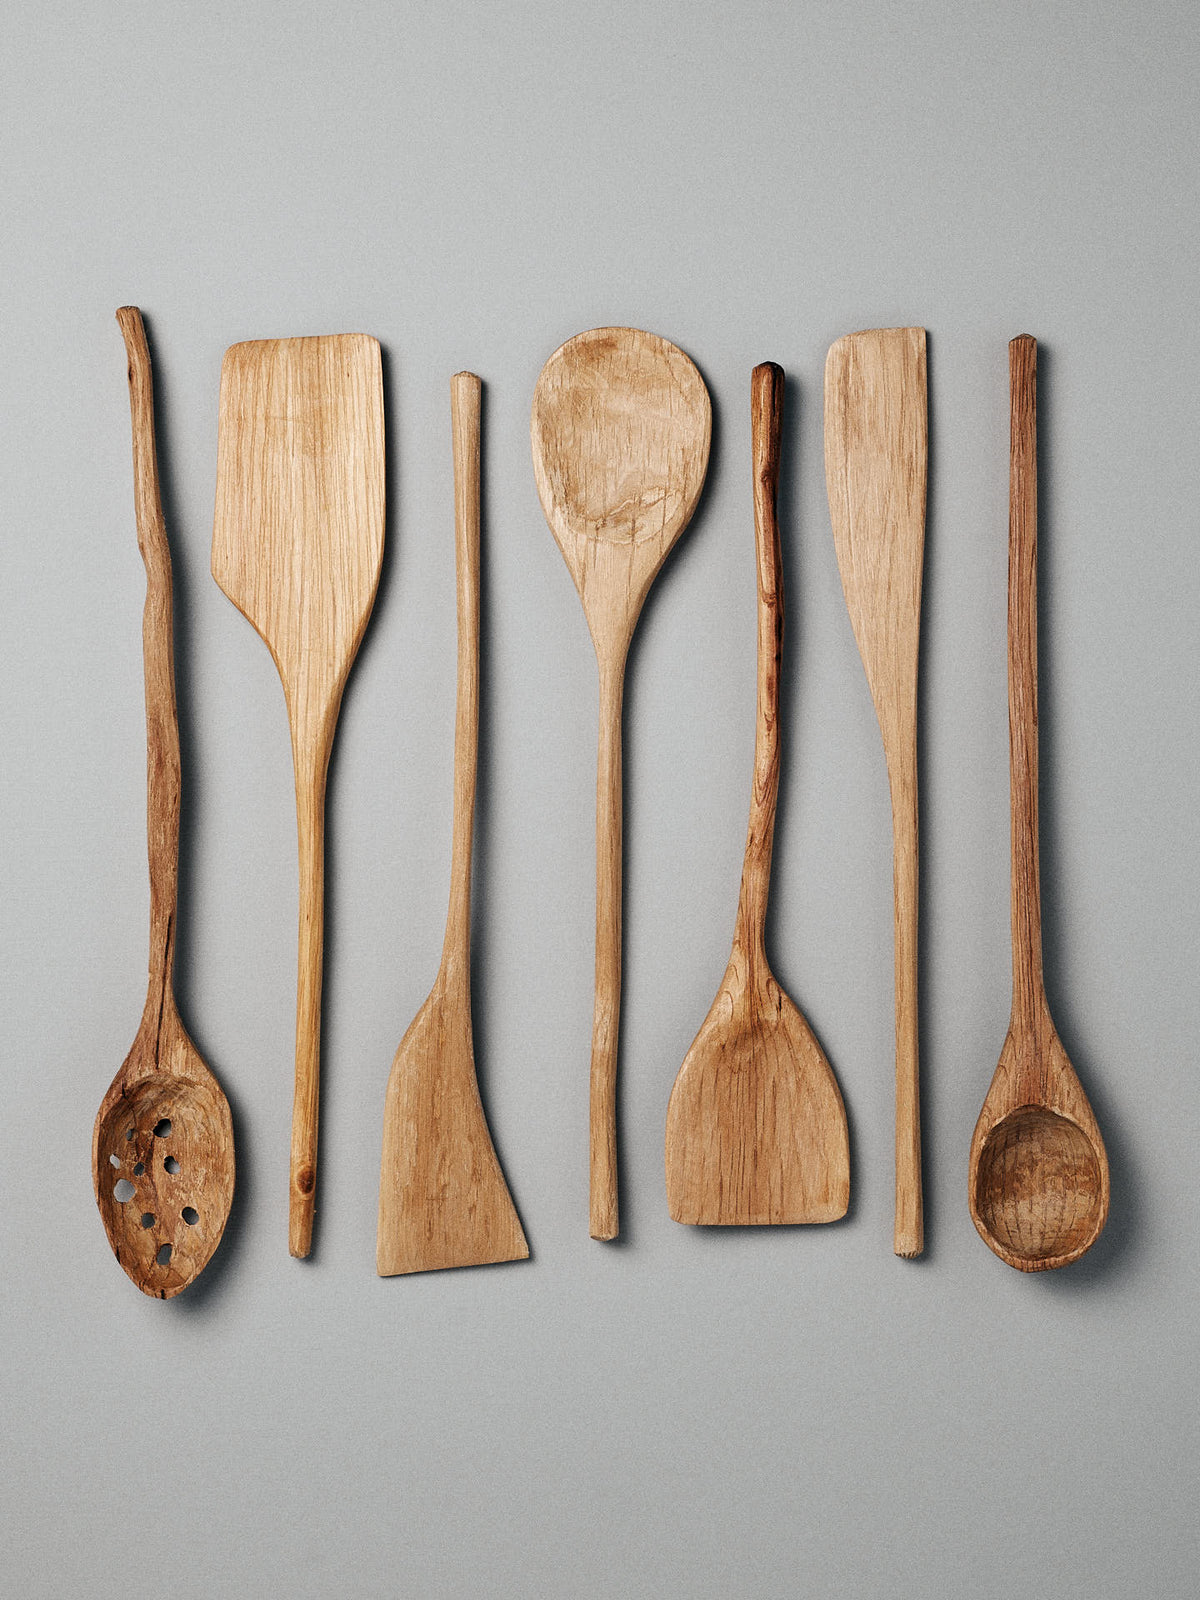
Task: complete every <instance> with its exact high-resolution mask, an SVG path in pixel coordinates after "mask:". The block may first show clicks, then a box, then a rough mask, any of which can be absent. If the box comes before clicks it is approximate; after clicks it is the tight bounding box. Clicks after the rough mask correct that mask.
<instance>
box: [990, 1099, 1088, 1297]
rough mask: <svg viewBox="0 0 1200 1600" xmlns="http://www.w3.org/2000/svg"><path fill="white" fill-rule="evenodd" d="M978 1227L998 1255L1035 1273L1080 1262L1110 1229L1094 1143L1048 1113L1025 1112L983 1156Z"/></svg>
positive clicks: (997, 1132) (1039, 1109) (1012, 1116)
mask: <svg viewBox="0 0 1200 1600" xmlns="http://www.w3.org/2000/svg"><path fill="white" fill-rule="evenodd" d="M974 1209H975V1221H976V1226H977V1227H978V1228H979V1231H980V1233H981V1234H982V1235H983V1238H984V1240H985V1241H986V1242H987V1243H988V1244H989V1245H990V1246H991V1248H992V1249H993V1250H995V1251H996V1252H997V1254H999V1255H1002V1256H1004V1257H1005V1258H1015V1260H1014V1261H1013V1264H1014V1265H1020V1266H1022V1267H1023V1268H1024V1270H1026V1271H1031V1272H1036V1271H1038V1270H1040V1269H1044V1268H1047V1267H1055V1266H1061V1265H1063V1264H1064V1263H1065V1262H1067V1261H1073V1260H1074V1259H1075V1258H1076V1257H1077V1256H1080V1255H1082V1254H1083V1252H1084V1251H1085V1250H1086V1249H1087V1248H1088V1247H1089V1245H1091V1243H1092V1242H1093V1240H1094V1239H1095V1238H1096V1235H1097V1234H1098V1233H1099V1231H1100V1229H1101V1227H1102V1226H1103V1225H1104V1185H1103V1178H1102V1173H1101V1170H1100V1162H1099V1160H1098V1159H1097V1157H1096V1152H1095V1149H1094V1148H1093V1145H1092V1142H1091V1140H1090V1139H1089V1138H1088V1136H1087V1134H1086V1133H1085V1132H1084V1131H1083V1129H1082V1128H1080V1127H1079V1126H1078V1124H1077V1123H1074V1122H1072V1121H1071V1120H1070V1119H1069V1118H1068V1117H1064V1116H1060V1115H1059V1114H1058V1113H1057V1112H1056V1111H1051V1110H1049V1109H1048V1108H1047V1107H1045V1106H1037V1105H1026V1106H1020V1107H1018V1108H1017V1109H1016V1110H1015V1111H1012V1112H1010V1113H1009V1114H1008V1116H1006V1117H1003V1118H1001V1120H1000V1121H999V1122H997V1123H996V1125H995V1127H993V1128H992V1130H991V1132H990V1133H989V1134H988V1135H987V1137H986V1139H985V1140H984V1142H983V1146H982V1148H981V1150H980V1152H979V1165H978V1168H977V1175H976V1185H975V1208H974Z"/></svg>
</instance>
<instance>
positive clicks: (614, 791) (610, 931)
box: [589, 656, 625, 1239]
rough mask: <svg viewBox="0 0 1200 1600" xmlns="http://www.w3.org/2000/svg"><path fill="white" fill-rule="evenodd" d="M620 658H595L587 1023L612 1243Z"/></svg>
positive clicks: (595, 1228)
mask: <svg viewBox="0 0 1200 1600" xmlns="http://www.w3.org/2000/svg"><path fill="white" fill-rule="evenodd" d="M624 683H625V660H624V656H622V657H621V659H620V660H619V661H613V660H612V659H611V658H608V657H604V658H601V660H600V750H599V758H598V760H597V764H596V999H595V1011H594V1013H593V1017H592V1071H591V1117H590V1124H591V1129H590V1158H591V1173H590V1179H591V1181H590V1207H589V1209H590V1228H589V1231H590V1233H591V1236H592V1238H593V1239H615V1238H616V1236H617V1233H618V1231H619V1223H618V1217H617V1040H618V1035H619V1030H620V1019H621V850H622V839H621V835H622V815H621V806H622V793H621V703H622V698H623V693H624Z"/></svg>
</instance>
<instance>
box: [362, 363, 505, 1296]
mask: <svg viewBox="0 0 1200 1600" xmlns="http://www.w3.org/2000/svg"><path fill="white" fill-rule="evenodd" d="M480 390H481V385H480V382H479V379H478V378H477V377H476V376H475V375H474V373H472V372H459V373H456V374H455V376H454V377H453V378H451V380H450V415H451V425H452V429H453V435H454V548H455V568H456V572H457V578H458V696H457V706H456V709H455V718H454V843H453V848H452V851H451V860H450V910H449V913H448V915H447V918H446V938H445V942H444V944H443V946H442V961H441V966H440V967H439V968H438V975H437V979H436V981H435V983H434V986H433V991H432V993H431V994H430V996H429V998H428V999H427V1000H426V1002H425V1004H424V1005H423V1006H422V1007H421V1009H420V1011H418V1012H417V1015H416V1017H415V1018H414V1020H413V1022H412V1023H411V1024H410V1026H409V1029H408V1031H407V1033H406V1034H405V1035H404V1038H403V1039H402V1040H401V1042H400V1048H399V1049H398V1050H397V1051H396V1057H395V1060H394V1061H393V1062H392V1070H391V1074H390V1076H389V1078H388V1086H387V1100H386V1104H385V1106H384V1114H383V1164H382V1168H381V1172H380V1179H379V1227H378V1232H377V1234H376V1247H375V1259H376V1265H377V1267H378V1269H379V1275H380V1277H385V1278H386V1277H391V1276H392V1275H393V1274H395V1273H400V1272H427V1271H430V1270H431V1269H433V1268H435V1267H474V1266H483V1265H485V1264H486V1263H488V1262H494V1261H524V1260H525V1258H526V1257H527V1256H528V1255H529V1246H528V1245H527V1244H526V1242H525V1235H524V1233H523V1232H522V1230H521V1224H520V1221H519V1220H518V1218H517V1213H516V1209H515V1207H514V1206H513V1203H512V1198H511V1196H510V1195H509V1192H508V1186H507V1184H506V1183H505V1181H504V1174H503V1172H502V1171H501V1170H500V1163H499V1161H498V1160H497V1158H496V1151H495V1148H494V1146H493V1144H492V1138H491V1134H490V1133H489V1132H488V1126H487V1121H486V1119H485V1117H484V1114H483V1105H482V1103H481V1102H480V1099H479V1083H478V1081H477V1079H476V1076H475V1050H474V1042H473V1037H472V1028H471V838H472V832H473V828H474V821H475V776H476V766H477V756H478V744H479V409H480Z"/></svg>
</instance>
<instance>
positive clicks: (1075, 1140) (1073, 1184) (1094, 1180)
mask: <svg viewBox="0 0 1200 1600" xmlns="http://www.w3.org/2000/svg"><path fill="white" fill-rule="evenodd" d="M1008 356H1009V390H1010V399H1011V410H1012V434H1011V447H1010V467H1009V519H1008V740H1009V779H1010V787H1011V791H1012V962H1013V984H1012V1017H1011V1019H1010V1021H1009V1025H1008V1037H1007V1038H1006V1039H1005V1041H1004V1048H1003V1050H1002V1051H1001V1053H1000V1061H999V1063H998V1065H997V1067H996V1071H995V1074H994V1076H993V1078H992V1083H991V1087H990V1088H989V1090H988V1092H987V1098H986V1100H985V1101H984V1102H983V1109H982V1111H980V1113H979V1121H978V1122H977V1123H976V1125H975V1134H974V1137H973V1138H972V1140H971V1154H970V1164H969V1172H968V1181H967V1182H968V1202H969V1205H970V1210H971V1219H972V1221H973V1222H974V1224H975V1226H976V1228H977V1229H978V1230H979V1235H980V1237H981V1238H982V1239H983V1241H984V1243H985V1244H986V1245H987V1246H988V1248H989V1249H991V1250H994V1251H995V1252H996V1254H997V1255H998V1256H999V1257H1000V1259H1001V1260H1002V1261H1007V1262H1008V1264H1009V1266H1010V1267H1017V1268H1019V1269H1020V1270H1021V1271H1022V1272H1045V1271H1047V1270H1048V1269H1050V1268H1052V1267H1062V1266H1065V1265H1066V1264H1067V1262H1069V1261H1075V1260H1076V1259H1077V1258H1078V1257H1079V1256H1081V1255H1082V1254H1083V1253H1084V1251H1085V1250H1090V1249H1091V1247H1092V1245H1093V1244H1095V1242H1096V1240H1097V1239H1098V1238H1099V1236H1100V1231H1101V1229H1102V1228H1103V1227H1104V1223H1105V1220H1106V1218H1107V1217H1108V1195H1109V1181H1108V1155H1107V1153H1106V1151H1105V1149H1104V1140H1103V1138H1102V1137H1101V1135H1100V1129H1099V1127H1098V1126H1097V1123H1096V1118H1095V1116H1094V1115H1093V1114H1092V1108H1091V1106H1090V1105H1089V1104H1088V1099H1087V1096H1086V1095H1085V1094H1084V1092H1083V1086H1082V1084H1081V1083H1080V1082H1079V1079H1078V1078H1077V1077H1076V1075H1075V1069H1074V1067H1073V1066H1072V1065H1071V1063H1070V1061H1069V1060H1068V1058H1067V1053H1066V1051H1065V1050H1064V1049H1063V1047H1062V1043H1061V1041H1060V1039H1059V1037H1058V1033H1057V1031H1056V1029H1055V1027H1054V1022H1053V1020H1052V1018H1051V1016H1050V1006H1049V1002H1048V1001H1047V999H1046V987H1045V983H1044V981H1043V978H1042V908H1041V884H1040V873H1039V866H1038V712H1037V341H1036V340H1035V339H1031V338H1030V337H1029V335H1028V334H1022V335H1021V336H1020V337H1019V338H1016V339H1014V340H1013V341H1012V343H1011V344H1010V345H1009V347H1008Z"/></svg>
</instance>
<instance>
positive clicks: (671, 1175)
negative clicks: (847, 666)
mask: <svg viewBox="0 0 1200 1600" xmlns="http://www.w3.org/2000/svg"><path fill="white" fill-rule="evenodd" d="M750 411H751V422H752V427H753V450H754V535H755V540H754V542H755V547H756V550H757V553H758V722H757V732H756V735H755V740H754V787H753V791H752V793H751V799H750V824H749V827H748V828H747V830H746V855H745V860H744V862H743V865H742V888H741V894H740V896H739V898H738V911H737V923H736V925H735V928H734V935H733V949H732V951H731V953H730V956H729V964H728V966H727V967H726V969H725V976H724V977H723V978H722V979H721V987H720V989H719V990H718V991H717V997H716V999H715V1000H714V1001H713V1003H712V1006H711V1008H710V1010H709V1013H708V1016H707V1017H706V1018H705V1019H704V1026H703V1027H702V1028H701V1029H700V1032H699V1033H698V1034H697V1035H696V1040H695V1043H694V1044H693V1045H692V1048H691V1049H690V1050H689V1051H688V1053H687V1057H686V1059H685V1060H684V1063H683V1066H682V1067H681V1068H680V1069H679V1076H678V1077H677V1078H676V1080H675V1087H674V1089H673V1090H672V1091H671V1101H670V1104H669V1106H668V1107H667V1138H666V1164H667V1204H668V1206H669V1207H670V1211H671V1215H672V1216H673V1217H674V1218H675V1220H676V1222H697V1223H720V1224H730V1223H741V1224H751V1223H764V1222H834V1221H836V1220H837V1218H838V1217H843V1216H845V1214H846V1207H847V1206H848V1205H849V1203H850V1146H849V1136H848V1131H847V1127H846V1108H845V1106H844V1105H843V1104H842V1095H841V1090H840V1089H839V1088H838V1085H837V1079H836V1078H835V1077H834V1075H833V1068H832V1067H831V1066H830V1065H829V1061H828V1059H827V1058H826V1056H825V1052H824V1051H823V1050H822V1049H821V1046H820V1045H819V1044H818V1043H817V1040H816V1037H815V1035H814V1034H813V1031H812V1029H811V1028H810V1027H809V1025H808V1023H807V1022H806V1021H805V1019H804V1016H803V1015H802V1014H801V1012H800V1010H799V1008H798V1007H797V1006H796V1005H794V1004H793V1002H792V1001H791V1000H790V999H789V998H788V996H787V995H786V994H784V992H783V990H782V989H781V988H780V986H779V983H778V980H777V979H776V977H775V974H774V973H773V972H772V971H771V967H770V963H769V962H768V960H767V950H766V938H765V929H766V920H767V895H768V893H769V892H770V887H771V851H772V846H773V844H774V841H775V806H776V802H777V800H778V798H779V761H780V728H779V663H780V655H781V652H782V648H783V553H782V550H781V548H780V540H779V520H778V517H777V516H776V513H775V497H776V490H777V487H778V483H779V438H780V430H781V426H782V419H783V370H782V368H780V367H777V366H775V364H774V363H773V362H769V361H768V362H764V363H763V364H762V366H758V367H755V369H754V375H753V378H752V380H751V390H750Z"/></svg>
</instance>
